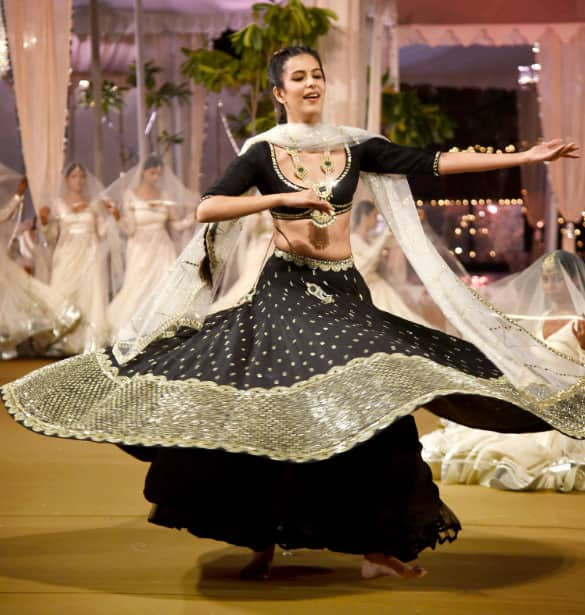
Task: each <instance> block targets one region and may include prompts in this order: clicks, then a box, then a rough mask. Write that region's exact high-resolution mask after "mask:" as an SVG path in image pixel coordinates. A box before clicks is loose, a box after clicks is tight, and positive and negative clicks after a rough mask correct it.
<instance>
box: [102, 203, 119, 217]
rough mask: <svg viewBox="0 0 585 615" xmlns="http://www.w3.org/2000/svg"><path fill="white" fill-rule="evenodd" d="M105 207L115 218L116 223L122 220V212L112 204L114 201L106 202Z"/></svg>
mask: <svg viewBox="0 0 585 615" xmlns="http://www.w3.org/2000/svg"><path fill="white" fill-rule="evenodd" d="M104 207H105V208H106V209H107V210H108V212H109V213H110V214H111V215H112V216H114V220H116V222H118V221H119V220H120V210H119V209H118V208H117V207H116V206H115V205H114V204H113V203H112V201H108V200H106V201H104Z"/></svg>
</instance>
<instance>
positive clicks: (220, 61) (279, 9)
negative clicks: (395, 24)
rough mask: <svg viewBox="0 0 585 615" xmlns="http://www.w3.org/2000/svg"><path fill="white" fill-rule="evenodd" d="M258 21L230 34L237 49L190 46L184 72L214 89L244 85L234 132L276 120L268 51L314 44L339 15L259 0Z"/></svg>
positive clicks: (290, 1)
mask: <svg viewBox="0 0 585 615" xmlns="http://www.w3.org/2000/svg"><path fill="white" fill-rule="evenodd" d="M252 14H253V19H254V23H252V24H250V25H249V26H247V27H245V28H243V29H242V30H239V31H238V32H235V33H233V34H232V35H231V36H230V41H231V43H232V46H233V49H234V54H235V55H230V54H228V53H225V52H224V51H220V50H209V49H195V50H193V49H186V48H184V49H183V50H182V51H183V53H184V54H185V56H186V60H185V62H184V63H183V65H182V67H181V72H182V74H183V75H186V76H188V77H190V78H191V79H192V80H193V81H194V83H196V84H198V85H203V86H204V87H205V88H206V89H207V90H209V91H211V92H216V93H218V92H221V90H223V89H224V88H232V89H237V90H240V91H241V93H242V103H243V109H242V112H241V113H240V114H239V115H238V116H230V118H229V119H230V120H231V122H232V124H233V125H234V127H235V129H236V134H238V135H239V136H246V135H250V134H256V133H257V132H259V131H262V130H265V129H266V128H268V127H270V126H272V125H274V121H275V120H274V110H273V107H272V103H271V95H270V92H269V90H268V83H267V77H266V66H267V64H268V61H269V59H270V56H271V55H272V54H273V53H274V52H275V51H276V50H278V49H280V48H281V47H286V46H289V45H299V44H304V45H311V46H314V45H315V43H316V41H317V39H318V38H319V37H320V36H322V35H323V34H326V33H327V32H328V30H329V28H330V27H331V21H332V20H334V19H337V15H336V14H335V13H334V12H333V11H330V10H329V9H319V8H307V7H306V6H304V5H303V3H302V2H301V1H300V0H287V1H286V2H276V1H272V2H260V3H258V4H254V5H253V7H252Z"/></svg>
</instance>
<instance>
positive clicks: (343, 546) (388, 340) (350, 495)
mask: <svg viewBox="0 0 585 615" xmlns="http://www.w3.org/2000/svg"><path fill="white" fill-rule="evenodd" d="M3 394H4V398H5V400H6V404H7V407H8V409H9V411H10V412H11V413H12V414H13V415H14V417H15V418H16V419H17V420H19V421H21V422H22V423H23V424H24V425H25V426H27V427H29V428H31V429H33V430H35V431H39V432H42V433H44V434H47V435H56V436H60V437H73V438H80V439H91V440H94V441H105V442H112V443H117V444H120V445H122V446H123V447H124V448H125V450H127V451H128V452H130V453H131V454H133V455H135V456H137V457H139V458H141V459H144V460H147V461H149V462H151V465H150V469H149V471H148V475H147V479H146V487H145V495H146V498H147V499H148V500H149V501H150V502H152V503H154V504H155V506H154V508H153V513H152V516H151V520H152V521H153V522H154V523H158V524H161V525H165V526H168V527H176V528H186V529H188V530H189V531H190V532H192V533H194V534H196V535H198V536H202V537H209V538H215V539H219V540H224V541H227V542H230V543H233V544H237V545H242V546H248V547H251V548H253V549H255V550H261V549H264V548H266V547H268V546H269V545H272V544H280V545H282V546H283V547H286V548H300V547H308V548H328V549H331V550H336V551H342V552H349V553H371V552H383V553H387V554H392V555H394V556H396V557H399V558H400V559H403V560H411V559H413V558H416V556H417V554H418V553H419V552H420V551H421V550H422V549H424V548H426V547H429V546H430V547H434V545H435V544H436V543H437V542H444V541H445V540H453V539H454V538H455V537H456V535H457V532H458V530H459V529H460V525H459V522H458V521H457V518H456V517H455V516H454V515H453V513H452V512H451V511H450V510H449V509H448V508H447V507H446V506H445V505H444V504H443V503H442V502H441V500H440V498H439V494H438V490H437V488H436V486H435V485H434V484H433V482H432V478H431V472H430V470H429V468H428V467H427V466H426V464H425V463H424V462H423V461H422V459H421V456H420V445H419V442H418V436H417V432H416V428H415V425H414V421H413V419H412V417H411V416H409V414H410V413H411V412H412V411H413V410H415V409H416V408H417V407H420V406H421V405H425V406H426V407H427V408H430V409H431V410H433V411H434V412H436V413H437V414H439V415H441V416H445V417H447V418H450V419H454V420H456V421H458V422H460V423H463V424H467V425H469V426H472V427H483V428H487V429H496V430H499V431H524V432H526V431H541V430H544V429H549V428H550V427H549V426H548V425H547V423H546V422H545V421H543V420H542V419H541V418H538V417H537V416H535V414H533V413H532V412H531V411H530V410H531V408H529V407H528V408H527V407H526V405H525V404H524V403H523V399H522V397H521V396H519V394H518V393H517V392H516V391H515V390H514V388H513V387H511V386H510V384H509V383H508V381H507V380H506V379H505V378H503V376H502V374H501V373H500V371H499V370H498V369H497V368H496V367H495V366H494V365H493V364H492V363H491V362H490V361H489V360H488V359H487V358H486V357H485V356H484V355H483V354H482V353H481V352H479V351H478V350H477V349H476V348H475V347H474V346H473V345H471V344H469V343H467V342H464V341H461V340H459V339H457V338H454V337H451V336H448V335H446V334H443V333H441V332H438V331H434V330H431V329H427V328H425V327H423V326H420V325H417V324H414V323H411V322H408V321H406V320H403V319H401V318H398V317H396V316H393V315H391V314H388V313H386V312H383V311H380V310H378V309H376V308H375V307H374V305H373V304H372V301H371V298H370V293H369V290H368V288H367V286H366V284H365V282H364V281H363V279H362V277H361V276H360V275H359V273H358V272H357V270H356V269H355V268H354V266H353V262H352V261H351V259H348V260H346V261H324V260H318V259H310V258H306V257H299V256H297V255H293V254H290V253H286V252H282V251H279V250H277V251H276V252H275V254H274V255H273V256H272V257H271V258H270V259H269V260H268V262H267V263H266V265H265V267H264V269H263V271H262V274H261V276H260V279H259V280H258V283H257V285H256V288H255V290H254V292H251V293H250V295H249V296H247V297H246V300H245V301H244V302H242V303H241V304H240V305H238V306H237V307H234V308H231V309H228V310H223V311H220V312H217V313H215V314H211V315H210V316H208V317H207V319H206V320H205V322H204V324H203V326H202V327H201V328H197V327H190V326H182V327H180V328H178V329H175V330H170V331H167V332H166V333H165V334H163V335H161V337H159V339H157V340H155V341H153V342H152V343H151V344H150V345H149V346H147V347H146V348H145V349H144V350H143V351H142V353H141V354H140V355H138V356H137V357H136V358H134V359H132V360H131V361H129V362H127V363H125V364H123V365H119V364H118V363H117V361H116V359H115V358H114V356H113V354H112V351H111V349H106V350H105V351H101V352H98V353H94V354H86V355H81V356H79V357H73V358H71V359H67V360H65V361H62V362H60V363H58V364H54V365H51V366H48V367H45V368H42V369H41V370H38V371H36V372H33V373H31V374H29V375H28V376H25V377H24V378H22V379H21V380H19V381H17V382H15V383H11V384H9V385H7V386H6V387H4V389H3Z"/></svg>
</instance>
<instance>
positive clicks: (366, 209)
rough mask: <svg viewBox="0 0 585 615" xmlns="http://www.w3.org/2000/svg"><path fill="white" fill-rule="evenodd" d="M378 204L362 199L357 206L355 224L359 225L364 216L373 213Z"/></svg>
mask: <svg viewBox="0 0 585 615" xmlns="http://www.w3.org/2000/svg"><path fill="white" fill-rule="evenodd" d="M374 209H376V206H375V205H374V203H372V201H360V202H359V203H358V204H357V205H356V207H355V214H354V216H355V225H356V226H357V225H358V224H359V223H360V222H361V221H362V218H363V217H364V216H367V215H368V214H371V213H372V212H373V211H374Z"/></svg>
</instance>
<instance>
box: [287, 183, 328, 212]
mask: <svg viewBox="0 0 585 615" xmlns="http://www.w3.org/2000/svg"><path fill="white" fill-rule="evenodd" d="M281 197H282V198H281V199H280V201H281V202H280V203H279V205H281V206H284V207H293V208H294V209H308V208H310V209H317V210H318V211H322V212H324V213H326V214H329V215H333V214H334V213H335V209H334V208H333V205H331V203H329V201H325V200H324V199H320V198H319V197H318V196H317V195H316V194H315V193H314V192H313V191H312V190H311V189H310V188H307V190H301V191H299V192H283V193H282V194H281Z"/></svg>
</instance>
